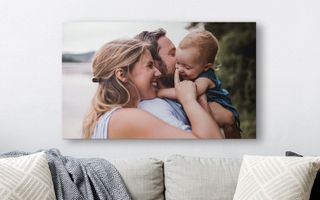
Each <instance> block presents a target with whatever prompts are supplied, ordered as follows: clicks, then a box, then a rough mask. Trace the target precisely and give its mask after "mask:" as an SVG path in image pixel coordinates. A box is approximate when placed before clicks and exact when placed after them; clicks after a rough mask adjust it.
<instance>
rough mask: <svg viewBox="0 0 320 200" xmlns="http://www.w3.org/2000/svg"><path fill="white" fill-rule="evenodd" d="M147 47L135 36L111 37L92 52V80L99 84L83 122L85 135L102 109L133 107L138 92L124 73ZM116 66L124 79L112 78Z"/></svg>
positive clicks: (95, 121) (128, 70) (93, 126)
mask: <svg viewBox="0 0 320 200" xmlns="http://www.w3.org/2000/svg"><path fill="white" fill-rule="evenodd" d="M148 47H149V46H148V44H147V43H145V42H142V41H140V40H136V39H127V40H114V41H111V42H109V43H107V44H105V45H104V46H102V47H101V48H100V49H99V50H98V51H97V52H96V54H95V56H94V59H93V63H92V69H93V77H94V78H93V81H94V82H98V83H99V86H98V88H97V91H96V93H95V95H94V97H93V99H92V102H91V107H90V108H89V112H88V113H87V115H86V117H85V119H84V122H83V136H84V137H85V138H90V137H91V136H92V134H93V131H94V128H95V126H96V123H97V121H98V119H99V117H100V116H102V115H103V114H104V113H105V112H107V111H109V110H111V109H112V108H114V107H117V106H121V107H134V106H136V104H137V101H138V100H137V97H138V94H137V91H136V89H135V86H134V85H133V83H132V82H130V80H129V78H128V76H129V72H130V71H131V70H132V68H133V65H134V64H135V63H136V62H137V61H138V60H139V59H140V57H141V55H142V54H143V52H144V51H145V50H146V49H147V48H148ZM118 68H122V69H123V71H124V72H125V76H126V77H127V80H128V81H127V82H122V81H120V80H119V79H118V78H117V77H116V74H115V71H116V69H118ZM130 92H131V94H130Z"/></svg>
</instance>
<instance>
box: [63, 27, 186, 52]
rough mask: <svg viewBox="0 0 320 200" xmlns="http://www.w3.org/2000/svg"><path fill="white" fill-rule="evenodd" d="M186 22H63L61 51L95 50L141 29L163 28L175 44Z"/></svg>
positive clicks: (128, 36) (181, 34)
mask: <svg viewBox="0 0 320 200" xmlns="http://www.w3.org/2000/svg"><path fill="white" fill-rule="evenodd" d="M188 24H189V23H187V22H139V23H138V22H99V21H98V22H97V21H96V22H94V21H92V22H67V23H64V24H63V27H62V29H63V35H62V36H63V41H62V45H63V49H62V51H63V53H81V52H87V51H95V50H97V49H98V48H100V47H101V46H102V45H103V44H105V43H106V42H108V41H111V40H113V39H118V38H131V37H133V36H135V35H136V34H138V33H140V32H141V31H145V30H147V31H153V30H156V29H158V28H164V29H165V30H166V31H167V36H168V37H169V38H170V39H171V40H172V42H173V43H174V44H175V45H177V44H178V43H179V41H180V40H181V39H182V38H183V37H184V36H185V35H186V34H187V33H188V31H187V30H186V29H185V27H186V26H187V25H188Z"/></svg>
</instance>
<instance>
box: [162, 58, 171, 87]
mask: <svg viewBox="0 0 320 200" xmlns="http://www.w3.org/2000/svg"><path fill="white" fill-rule="evenodd" d="M159 71H160V72H161V74H162V75H161V76H160V78H159V80H160V82H161V85H162V86H163V87H164V88H172V87H174V75H173V74H169V73H168V68H167V65H166V63H165V62H164V61H161V62H160V65H159Z"/></svg>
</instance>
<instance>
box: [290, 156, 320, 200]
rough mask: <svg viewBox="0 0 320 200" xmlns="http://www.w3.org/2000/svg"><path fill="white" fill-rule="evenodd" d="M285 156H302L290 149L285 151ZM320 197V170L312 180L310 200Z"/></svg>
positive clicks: (317, 199) (316, 199)
mask: <svg viewBox="0 0 320 200" xmlns="http://www.w3.org/2000/svg"><path fill="white" fill-rule="evenodd" d="M286 156H297V157H303V156H302V155H300V154H297V153H295V152H292V151H286ZM319 199H320V170H319V171H318V173H317V176H316V178H315V180H314V182H313V186H312V190H311V195H310V200H319Z"/></svg>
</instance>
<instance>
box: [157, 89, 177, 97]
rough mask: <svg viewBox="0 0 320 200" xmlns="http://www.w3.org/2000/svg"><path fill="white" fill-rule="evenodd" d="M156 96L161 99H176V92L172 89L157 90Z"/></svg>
mask: <svg viewBox="0 0 320 200" xmlns="http://www.w3.org/2000/svg"><path fill="white" fill-rule="evenodd" d="M157 96H158V97H161V98H163V97H166V98H170V99H177V95H176V90H175V89H174V88H165V89H159V91H158V93H157Z"/></svg>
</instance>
